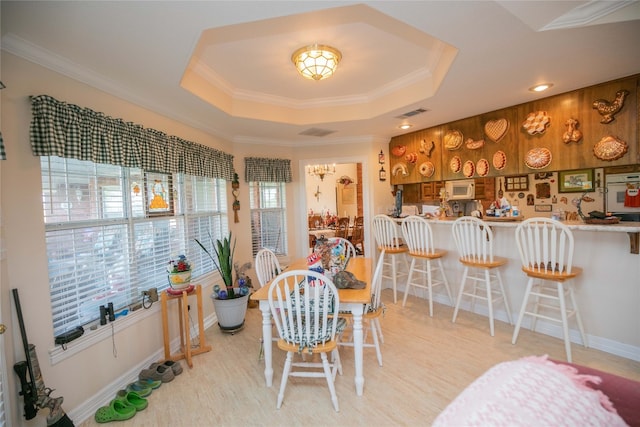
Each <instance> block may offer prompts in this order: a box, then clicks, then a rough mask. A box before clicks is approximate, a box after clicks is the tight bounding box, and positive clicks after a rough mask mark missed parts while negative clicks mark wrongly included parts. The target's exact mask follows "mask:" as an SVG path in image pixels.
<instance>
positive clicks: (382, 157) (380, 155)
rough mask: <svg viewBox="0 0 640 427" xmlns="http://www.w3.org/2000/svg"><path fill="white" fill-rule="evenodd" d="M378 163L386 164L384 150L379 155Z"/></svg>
mask: <svg viewBox="0 0 640 427" xmlns="http://www.w3.org/2000/svg"><path fill="white" fill-rule="evenodd" d="M378 163H379V164H381V165H382V164H384V152H383V151H382V150H380V154H378Z"/></svg>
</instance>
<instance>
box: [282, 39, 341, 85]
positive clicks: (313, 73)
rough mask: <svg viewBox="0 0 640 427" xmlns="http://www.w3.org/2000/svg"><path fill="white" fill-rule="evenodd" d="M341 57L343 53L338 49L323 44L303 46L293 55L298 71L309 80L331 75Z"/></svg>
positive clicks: (292, 59) (292, 58)
mask: <svg viewBox="0 0 640 427" xmlns="http://www.w3.org/2000/svg"><path fill="white" fill-rule="evenodd" d="M341 59H342V54H341V53H340V51H339V50H338V49H336V48H333V47H331V46H325V45H321V44H314V45H311V46H305V47H301V48H300V49H298V50H296V51H295V52H293V55H291V61H293V63H294V64H295V66H296V69H297V70H298V72H299V73H300V74H302V77H304V78H307V79H309V80H324V79H326V78H329V77H331V76H332V75H333V73H335V71H336V68H337V67H338V62H340V60H341Z"/></svg>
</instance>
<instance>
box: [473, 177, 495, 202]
mask: <svg viewBox="0 0 640 427" xmlns="http://www.w3.org/2000/svg"><path fill="white" fill-rule="evenodd" d="M474 181H475V186H476V200H480V202H481V203H482V206H483V207H484V208H485V209H489V205H491V202H493V201H494V200H495V199H496V181H495V179H494V178H476V179H475V180H474Z"/></svg>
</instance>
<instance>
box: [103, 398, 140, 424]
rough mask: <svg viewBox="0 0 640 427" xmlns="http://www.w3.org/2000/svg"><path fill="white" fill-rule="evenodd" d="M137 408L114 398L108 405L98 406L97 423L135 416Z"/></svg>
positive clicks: (122, 419)
mask: <svg viewBox="0 0 640 427" xmlns="http://www.w3.org/2000/svg"><path fill="white" fill-rule="evenodd" d="M136 412H137V411H136V408H135V407H133V406H130V405H126V404H125V403H124V402H123V401H121V400H118V399H113V400H112V401H111V402H109V405H108V406H103V407H101V408H98V410H97V411H96V414H95V416H94V418H95V420H96V422H97V423H110V422H111V421H124V420H128V419H129V418H133V416H134V415H135V414H136Z"/></svg>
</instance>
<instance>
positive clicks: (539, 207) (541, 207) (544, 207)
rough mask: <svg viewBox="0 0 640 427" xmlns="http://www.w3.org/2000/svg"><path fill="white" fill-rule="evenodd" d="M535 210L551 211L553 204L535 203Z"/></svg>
mask: <svg viewBox="0 0 640 427" xmlns="http://www.w3.org/2000/svg"><path fill="white" fill-rule="evenodd" d="M534 209H535V211H536V212H551V211H552V210H553V206H551V205H535V207H534Z"/></svg>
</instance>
